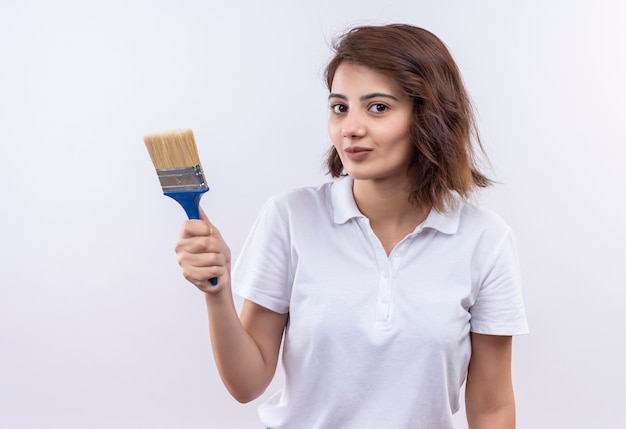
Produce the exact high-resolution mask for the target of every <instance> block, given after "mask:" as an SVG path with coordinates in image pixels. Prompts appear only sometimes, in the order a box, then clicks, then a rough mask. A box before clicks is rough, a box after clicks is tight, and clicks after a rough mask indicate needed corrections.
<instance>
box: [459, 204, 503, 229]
mask: <svg viewBox="0 0 626 429" xmlns="http://www.w3.org/2000/svg"><path fill="white" fill-rule="evenodd" d="M458 211H459V229H471V230H473V231H475V232H489V231H490V232H493V233H499V234H506V233H508V232H510V230H511V227H510V226H509V224H508V223H507V222H506V221H505V220H504V219H503V218H502V217H501V216H500V215H499V214H498V213H496V212H495V211H493V210H491V209H488V208H485V207H481V206H478V205H475V204H473V203H469V202H468V203H464V204H463V205H462V206H461V207H459V208H458Z"/></svg>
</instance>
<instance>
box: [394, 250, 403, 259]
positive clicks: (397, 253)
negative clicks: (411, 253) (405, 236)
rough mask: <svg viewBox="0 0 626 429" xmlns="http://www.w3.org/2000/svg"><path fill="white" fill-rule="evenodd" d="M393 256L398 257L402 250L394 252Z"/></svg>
mask: <svg viewBox="0 0 626 429" xmlns="http://www.w3.org/2000/svg"><path fill="white" fill-rule="evenodd" d="M393 256H395V257H396V258H399V257H400V256H402V252H399V251H398V252H396V253H394V254H393Z"/></svg>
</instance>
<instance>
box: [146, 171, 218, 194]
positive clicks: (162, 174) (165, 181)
mask: <svg viewBox="0 0 626 429" xmlns="http://www.w3.org/2000/svg"><path fill="white" fill-rule="evenodd" d="M156 172H157V175H158V176H159V182H161V187H162V188H163V192H164V193H168V192H187V191H195V192H202V191H207V190H208V189H209V187H208V185H207V184H206V182H205V180H204V172H203V171H202V166H201V165H194V166H192V167H180V168H163V169H157V171H156Z"/></svg>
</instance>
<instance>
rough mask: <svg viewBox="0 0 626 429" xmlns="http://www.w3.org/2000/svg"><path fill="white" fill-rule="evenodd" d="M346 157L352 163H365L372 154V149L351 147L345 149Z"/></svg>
mask: <svg viewBox="0 0 626 429" xmlns="http://www.w3.org/2000/svg"><path fill="white" fill-rule="evenodd" d="M344 152H345V153H346V156H347V157H348V159H350V160H351V161H363V160H364V159H366V158H367V157H369V156H370V154H371V153H372V149H370V148H366V147H359V146H351V147H347V148H345V149H344Z"/></svg>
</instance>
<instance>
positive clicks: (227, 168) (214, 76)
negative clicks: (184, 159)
mask: <svg viewBox="0 0 626 429" xmlns="http://www.w3.org/2000/svg"><path fill="white" fill-rule="evenodd" d="M625 18H626V7H625V6H624V3H623V2H620V1H619V0H615V1H595V0H594V1H592V0H588V1H571V0H570V1H567V0H563V1H556V0H554V1H548V0H529V1H524V2H502V1H496V0H492V1H488V0H481V1H460V0H459V1H429V2H427V1H415V0H412V1H408V0H407V1H397V2H392V1H383V0H376V1H373V0H351V1H339V0H320V1H312V0H305V1H291V0H282V1H264V2H257V1H252V0H249V1H242V0H231V1H228V2H217V1H200V0H195V1H194V0H160V1H148V0H143V1H142V0H107V1H101V2H96V1H91V2H90V1H78V0H76V1H71V0H56V1H54V2H53V1H47V0H2V1H1V2H0V185H1V191H2V202H1V203H0V204H1V205H0V428H2V429H40V428H41V429H52V428H63V429H72V428H77V429H78V428H80V429H85V428H89V429H91V428H93V429H99V428H129V429H130V428H132V429H138V428H150V429H160V428H168V429H169V428H187V429H194V428H260V427H261V424H260V423H259V421H258V419H257V416H256V408H257V406H258V405H259V403H260V400H259V401H255V402H253V403H251V404H247V405H241V404H238V403H237V402H235V401H234V400H233V399H231V397H230V396H229V395H228V393H227V392H226V390H225V388H224V387H223V386H222V384H221V382H220V380H219V376H218V375H217V372H216V370H215V366H214V363H213V360H212V356H211V352H210V344H209V339H208V331H207V326H206V315H205V309H204V303H203V299H202V295H201V293H200V292H198V291H197V290H195V289H194V288H193V287H192V286H191V285H188V284H187V283H186V282H185V281H184V280H183V279H182V277H181V275H180V273H179V268H178V266H177V264H176V261H175V256H174V253H173V246H174V243H175V241H176V238H177V235H178V231H179V228H180V225H181V223H182V221H183V219H184V212H183V211H182V209H181V208H180V207H179V206H177V205H176V203H175V202H174V201H172V200H170V199H168V198H166V197H164V196H163V195H162V194H161V190H160V186H159V184H158V181H157V178H156V174H155V172H154V167H153V166H152V164H151V162H150V159H149V157H148V154H147V152H146V150H145V148H144V145H143V140H142V137H143V135H144V134H148V133H152V132H160V131H166V130H171V129H177V128H192V129H193V130H194V133H195V136H196V141H197V143H198V146H199V150H200V156H201V158H202V160H203V165H204V168H205V171H206V173H207V176H208V181H209V184H210V186H211V188H212V189H211V191H210V192H209V193H208V194H206V195H205V197H204V198H203V206H204V208H205V210H206V211H207V212H208V213H209V215H210V216H211V218H212V220H213V221H214V222H215V223H216V224H217V225H218V227H220V228H221V230H222V233H223V235H224V236H225V237H226V238H227V240H228V241H229V243H230V245H231V248H232V250H233V253H234V255H237V253H238V252H239V249H240V246H241V244H242V241H243V240H244V238H245V235H246V234H247V231H248V229H249V227H250V225H251V223H252V221H253V219H254V218H255V217H256V215H257V213H258V210H259V208H260V206H261V204H262V203H263V202H264V201H265V199H266V198H267V197H268V196H270V195H272V194H275V193H277V192H282V191H284V190H287V189H289V188H293V187H298V186H306V185H317V184H319V183H321V182H323V181H325V180H327V177H326V176H324V174H323V171H322V160H323V153H324V151H325V150H326V148H327V147H328V145H329V139H328V137H327V135H326V124H325V121H326V115H327V106H326V95H327V93H326V90H325V88H324V86H323V83H322V78H321V76H322V70H323V67H324V66H325V63H326V61H327V60H328V59H329V55H330V50H329V47H328V45H329V41H330V40H331V39H332V38H333V36H335V35H337V34H338V33H340V32H341V31H343V30H344V29H345V28H347V27H348V26H351V25H354V24H364V23H389V22H406V23H411V24H414V25H418V26H422V27H425V28H427V29H429V30H431V31H433V32H434V33H435V34H437V35H438V36H440V37H441V38H442V39H443V40H444V41H445V42H446V43H447V45H448V46H449V47H450V49H451V51H452V53H453V55H454V56H455V58H456V59H457V61H458V63H459V66H460V68H461V70H462V72H463V75H464V79H465V81H466V84H467V87H468V89H469V91H470V93H471V95H472V97H473V99H474V101H475V104H476V107H477V111H478V116H479V122H480V127H481V130H482V137H483V141H484V144H485V146H486V149H487V151H488V153H489V155H490V158H491V161H492V163H493V166H494V169H495V172H496V178H497V179H498V180H499V181H500V182H501V183H502V184H501V185H499V186H497V187H496V188H494V189H493V190H491V191H489V192H487V193H484V194H483V197H482V203H483V204H484V205H486V206H488V207H491V208H493V209H494V210H496V211H497V212H499V213H500V214H501V215H502V216H503V217H504V218H505V219H506V220H507V221H508V222H509V223H510V224H511V225H512V226H513V228H514V229H515V231H516V235H517V239H518V245H519V251H520V257H521V262H522V265H523V270H524V285H525V290H524V293H525V299H526V305H527V311H528V316H529V320H530V324H531V330H532V333H531V335H529V336H524V337H520V338H516V340H515V341H514V349H515V354H514V363H513V365H514V376H515V386H516V395H517V406H518V427H519V428H530V429H544V428H545V429H560V428H563V429H589V428H603V429H612V428H622V429H623V428H624V427H626V406H625V405H624V399H626V396H625V395H624V384H625V383H626V369H625V366H626V365H625V364H624V363H625V362H626V350H625V341H626V340H625V339H626V332H625V331H626V315H625V312H624V302H625V300H626V292H625V286H626V284H625V283H626V281H625V280H624V278H625V277H626V276H625V274H626V273H625V267H626V245H625V244H626V232H625V231H626V228H624V220H625V219H626V209H625V208H624V203H623V197H624V193H625V192H624V188H625V185H626V173H625V172H624V164H625V161H626V149H625V146H626V132H625V130H624V123H625V120H624V116H625V114H626V108H625V107H624V100H625V99H626V85H625V83H624V82H625V77H626V26H625V25H624V22H625ZM277 377H278V378H277V380H276V381H275V383H274V384H273V385H272V386H270V388H269V390H268V392H267V393H266V396H264V397H263V398H266V397H267V395H268V394H269V393H270V392H274V391H275V390H276V389H277V388H278V387H279V384H280V380H281V375H280V373H279V374H278V376H277ZM263 398H261V400H263ZM390 412H393V411H392V410H390ZM458 422H459V424H458V427H459V428H463V427H466V426H465V423H464V422H463V418H462V415H460V416H459V418H458Z"/></svg>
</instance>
